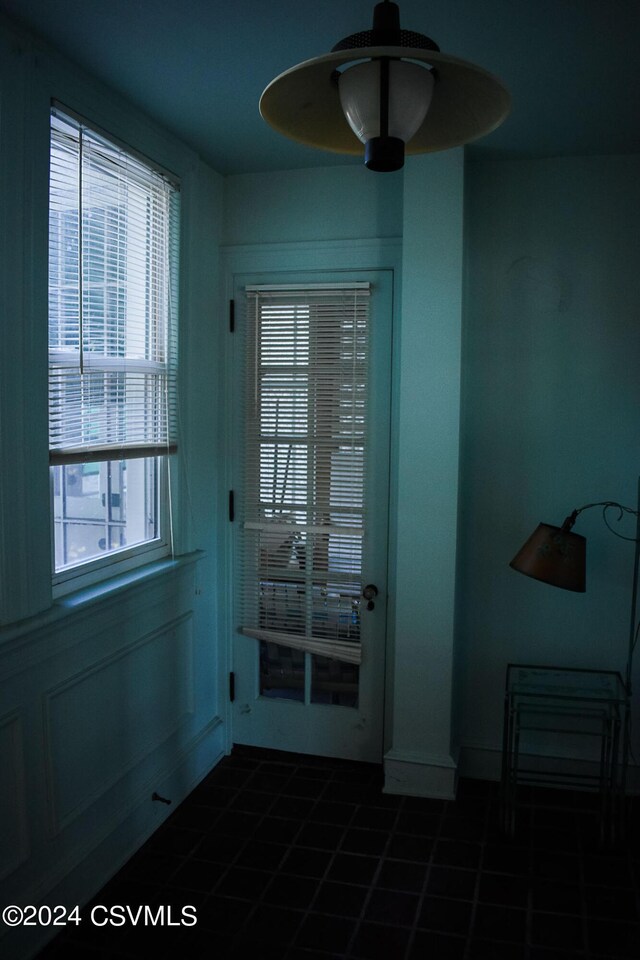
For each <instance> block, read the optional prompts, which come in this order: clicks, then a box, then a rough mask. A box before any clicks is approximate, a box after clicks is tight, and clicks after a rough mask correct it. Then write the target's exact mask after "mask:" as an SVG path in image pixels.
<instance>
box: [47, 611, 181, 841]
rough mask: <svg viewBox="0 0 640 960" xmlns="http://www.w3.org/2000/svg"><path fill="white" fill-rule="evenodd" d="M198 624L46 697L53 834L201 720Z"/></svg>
mask: <svg viewBox="0 0 640 960" xmlns="http://www.w3.org/2000/svg"><path fill="white" fill-rule="evenodd" d="M191 617H192V615H191V613H187V614H185V615H184V616H182V617H180V618H178V619H177V620H174V621H173V622H171V623H168V624H166V625H164V626H163V627H161V628H160V629H158V630H155V631H153V632H152V633H150V634H148V635H146V636H143V637H140V638H139V639H137V640H135V641H134V642H132V643H129V644H128V645H126V646H125V647H124V648H122V649H120V650H118V651H117V652H116V653H113V654H112V655H111V656H109V657H107V658H105V659H104V660H102V661H101V662H99V663H96V664H93V665H92V666H91V667H90V668H89V669H86V670H84V671H82V672H80V673H78V674H76V675H75V676H72V677H70V678H69V679H67V680H65V681H64V682H63V683H62V684H60V685H58V686H57V687H54V688H53V689H51V690H48V691H47V692H46V693H45V694H44V698H43V699H44V714H45V742H46V750H47V780H48V787H49V804H50V826H51V831H52V834H57V833H59V832H60V831H61V830H63V829H64V828H65V827H67V826H68V825H69V824H70V823H71V822H72V821H73V820H74V819H75V818H76V817H78V816H79V815H80V814H81V813H82V812H83V811H84V810H86V809H87V807H88V806H90V804H91V803H92V802H93V801H94V800H96V799H97V798H99V797H101V796H102V795H103V794H104V793H105V792H106V791H107V790H109V789H110V788H112V787H113V786H114V785H115V784H116V783H117V782H118V781H119V780H120V779H121V778H122V777H124V776H125V774H126V773H127V772H128V771H129V770H131V769H132V768H133V767H134V766H135V765H136V764H138V763H139V762H140V761H141V760H142V759H143V758H145V757H147V756H148V755H149V754H150V753H152V751H153V750H155V749H156V748H158V747H159V746H160V745H161V744H162V743H164V742H165V741H166V740H167V739H168V738H169V737H170V736H171V735H172V734H173V733H175V732H176V730H178V729H179V728H180V727H181V726H182V724H184V723H185V722H186V721H187V720H188V719H189V717H190V716H191V715H192V714H193V711H194V684H193V649H192V644H193V640H192V621H191Z"/></svg>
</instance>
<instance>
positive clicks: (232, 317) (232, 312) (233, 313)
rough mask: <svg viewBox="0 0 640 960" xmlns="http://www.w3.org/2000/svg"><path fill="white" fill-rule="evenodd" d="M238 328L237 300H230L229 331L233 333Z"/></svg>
mask: <svg viewBox="0 0 640 960" xmlns="http://www.w3.org/2000/svg"><path fill="white" fill-rule="evenodd" d="M235 329H236V302H235V300H229V333H233V332H234V331H235Z"/></svg>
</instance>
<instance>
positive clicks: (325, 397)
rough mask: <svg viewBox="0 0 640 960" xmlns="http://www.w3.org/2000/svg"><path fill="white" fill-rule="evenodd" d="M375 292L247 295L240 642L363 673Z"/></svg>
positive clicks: (350, 288) (335, 289) (262, 290)
mask: <svg viewBox="0 0 640 960" xmlns="http://www.w3.org/2000/svg"><path fill="white" fill-rule="evenodd" d="M369 302H370V295H369V284H367V283H361V284H360V283H359V284H348V285H335V286H331V287H321V286H315V287H306V288H304V289H300V288H293V287H292V288H286V289H279V288H270V287H259V288H247V338H246V343H247V355H246V370H247V397H246V422H247V435H246V459H245V499H244V518H243V519H244V525H243V575H244V583H243V589H242V595H243V607H242V614H241V616H242V628H241V629H242V631H243V632H244V633H246V634H249V635H251V636H253V637H257V638H259V639H262V640H265V641H270V642H277V643H280V644H283V645H284V646H289V647H294V648H296V649H301V650H307V651H310V652H312V653H318V654H321V655H322V656H326V657H331V658H333V659H338V660H344V661H347V662H351V663H359V662H360V660H361V647H360V597H361V593H362V547H363V536H364V524H365V457H366V433H367V393H368V386H367V381H368V364H369V356H368V352H369Z"/></svg>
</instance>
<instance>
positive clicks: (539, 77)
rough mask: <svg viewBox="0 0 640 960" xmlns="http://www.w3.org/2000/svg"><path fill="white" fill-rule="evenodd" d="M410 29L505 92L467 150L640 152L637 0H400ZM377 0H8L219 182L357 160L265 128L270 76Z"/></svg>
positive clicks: (360, 17) (350, 25) (1, 3)
mask: <svg viewBox="0 0 640 960" xmlns="http://www.w3.org/2000/svg"><path fill="white" fill-rule="evenodd" d="M399 6H400V16H401V23H402V26H403V27H405V28H407V29H411V30H416V31H418V32H421V33H426V34H428V35H429V36H431V37H433V39H434V40H436V42H437V43H438V44H439V46H440V48H441V50H442V51H444V52H446V53H449V54H453V55H454V56H457V57H461V58H463V59H467V60H470V61H472V62H474V63H476V64H478V65H479V66H482V67H484V68H485V69H486V70H488V71H490V72H491V73H494V74H495V75H497V76H498V77H499V78H500V79H501V80H502V81H503V82H504V83H505V84H506V86H507V87H508V88H509V90H510V92H511V94H512V97H513V110H512V113H511V115H510V116H509V117H508V119H507V120H506V121H505V123H504V124H503V125H502V127H500V128H499V129H498V130H496V131H494V132H493V133H492V134H490V135H489V136H487V137H486V138H484V139H483V140H481V141H478V142H477V143H476V144H474V145H473V146H472V147H470V148H469V149H471V150H473V151H474V152H481V153H482V154H483V155H493V156H533V157H552V156H563V155H576V154H580V155H586V154H606V153H634V152H640V122H639V120H640V70H639V61H640V57H639V55H638V49H639V43H640V0H430V2H423V0H400V3H399ZM372 9H373V2H372V0H317V2H314V3H311V2H307V0H271V2H266V0H236V2H225V3H222V2H219V0H0V10H2V11H4V12H5V13H7V14H8V15H9V16H11V17H13V18H14V19H16V20H19V21H21V22H22V23H23V24H25V25H26V26H28V27H29V28H31V29H32V30H33V31H34V32H36V33H38V34H39V35H41V36H42V37H44V38H45V39H47V40H49V41H50V42H51V43H52V44H53V45H54V46H56V47H57V48H59V49H60V50H61V51H62V52H63V53H64V54H66V55H67V56H68V57H70V58H71V59H72V60H74V61H76V62H77V63H79V64H80V65H82V66H83V67H85V68H86V69H87V70H89V71H91V73H93V74H95V75H96V76H97V77H99V78H100V79H101V80H103V81H105V82H106V83H108V84H109V85H110V86H111V87H113V88H115V89H116V90H118V91H119V92H120V93H122V94H124V95H125V96H126V97H128V98H129V99H130V100H132V101H133V102H134V103H135V104H137V105H138V106H139V107H141V108H142V109H143V110H145V111H146V112H147V113H148V114H150V115H151V116H152V117H154V118H155V119H156V120H158V121H160V122H161V123H162V124H163V125H164V126H166V127H168V128H169V129H170V130H172V131H174V132H175V133H177V134H178V135H179V136H180V137H181V138H182V139H183V140H185V141H186V142H187V143H189V144H191V145H192V146H193V147H195V148H196V149H197V150H198V151H199V152H200V154H201V155H202V157H203V158H204V159H205V160H207V161H208V162H209V163H210V164H211V165H212V166H213V167H214V168H215V169H216V170H218V171H219V172H220V173H224V174H227V173H240V172H249V171H259V170H273V169H291V168H297V167H309V166H321V165H326V164H332V163H348V162H359V161H353V160H349V159H348V158H346V157H343V156H340V155H334V154H330V153H326V152H323V151H317V150H313V149H311V148H309V147H304V146H300V145H298V144H296V143H293V142H292V141H289V140H287V139H286V138H284V137H282V136H280V135H279V134H277V133H275V132H274V131H273V130H271V128H270V127H268V126H267V125H266V124H265V123H264V121H263V120H262V119H261V117H260V115H259V112H258V101H259V98H260V94H261V92H262V90H263V89H264V87H265V86H266V85H267V84H268V83H269V81H270V80H272V79H273V77H274V76H276V75H277V74H279V73H281V72H282V71H283V70H286V69H288V68H289V67H291V66H293V65H294V64H296V63H299V62H301V61H302V60H306V59H309V58H311V57H314V56H317V55H319V54H323V53H327V52H328V51H329V50H330V49H331V47H332V46H333V45H334V43H335V42H336V41H337V40H339V39H340V38H342V37H343V36H346V35H348V34H350V33H354V32H356V31H358V30H362V29H368V28H369V27H370V25H371V12H372Z"/></svg>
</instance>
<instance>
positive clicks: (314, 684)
mask: <svg viewBox="0 0 640 960" xmlns="http://www.w3.org/2000/svg"><path fill="white" fill-rule="evenodd" d="M358 670H359V668H358V666H357V664H355V663H342V662H340V661H339V660H329V658H328V657H317V656H313V657H312V675H311V703H328V704H331V705H332V706H338V707H357V706H358Z"/></svg>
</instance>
